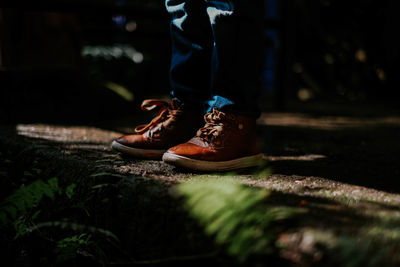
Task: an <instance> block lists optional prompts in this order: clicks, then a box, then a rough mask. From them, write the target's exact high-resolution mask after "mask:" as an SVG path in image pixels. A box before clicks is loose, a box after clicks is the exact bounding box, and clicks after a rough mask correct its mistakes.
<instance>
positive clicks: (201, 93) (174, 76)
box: [166, 0, 213, 106]
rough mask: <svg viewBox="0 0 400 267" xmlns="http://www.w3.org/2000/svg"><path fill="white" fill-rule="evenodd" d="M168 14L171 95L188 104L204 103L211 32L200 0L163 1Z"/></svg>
mask: <svg viewBox="0 0 400 267" xmlns="http://www.w3.org/2000/svg"><path fill="white" fill-rule="evenodd" d="M166 8H167V11H168V12H169V13H170V14H171V16H172V20H171V25H170V27H171V28H170V30H171V41H172V56H171V68H170V82H171V87H172V92H171V95H172V97H176V98H178V99H179V100H180V101H182V102H184V103H190V105H202V106H203V105H204V103H205V101H207V100H209V99H210V98H211V95H210V84H211V82H210V76H211V64H210V62H211V53H212V49H213V40H212V38H213V35H212V30H211V26H210V22H209V17H208V16H207V12H206V11H207V10H206V3H205V1H204V0H166Z"/></svg>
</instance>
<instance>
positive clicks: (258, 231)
mask: <svg viewBox="0 0 400 267" xmlns="http://www.w3.org/2000/svg"><path fill="white" fill-rule="evenodd" d="M174 192H177V194H178V195H182V196H184V199H185V207H186V208H187V210H188V211H189V213H190V214H191V215H192V216H193V217H194V218H196V219H197V220H198V221H199V222H200V224H201V225H203V226H204V228H205V232H206V234H208V235H213V236H215V241H216V243H217V244H222V245H226V247H227V252H228V254H230V255H233V256H235V257H237V258H238V259H239V260H242V261H243V260H245V259H246V258H248V257H249V256H250V255H256V254H264V255H265V254H270V253H273V252H275V251H276V249H277V246H276V239H277V237H278V234H279V232H280V231H281V230H282V224H280V222H282V221H283V220H285V219H288V218H290V217H291V216H293V215H294V213H295V210H294V209H292V208H284V207H273V206H270V205H268V204H267V203H266V199H267V198H268V196H269V194H270V193H269V191H266V190H261V189H255V188H250V187H247V186H245V185H242V184H240V183H239V182H237V181H235V180H233V179H231V178H221V177H220V178H200V179H193V180H192V181H190V182H185V183H181V184H179V185H177V186H176V187H175V191H174Z"/></svg>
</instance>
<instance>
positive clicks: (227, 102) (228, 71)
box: [163, 0, 264, 171]
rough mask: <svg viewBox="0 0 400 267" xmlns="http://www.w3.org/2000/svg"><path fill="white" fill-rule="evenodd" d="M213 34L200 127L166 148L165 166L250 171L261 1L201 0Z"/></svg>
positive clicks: (255, 159) (254, 157)
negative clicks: (207, 96) (206, 98)
mask: <svg viewBox="0 0 400 267" xmlns="http://www.w3.org/2000/svg"><path fill="white" fill-rule="evenodd" d="M204 1H205V2H206V3H207V14H208V17H209V21H210V22H209V24H211V27H212V33H213V41H214V42H213V52H212V60H211V66H212V67H211V68H212V71H211V84H212V86H211V89H212V92H211V97H212V99H211V100H209V101H208V104H209V105H208V113H207V114H206V116H205V125H204V127H202V128H200V129H199V131H198V132H197V134H196V136H195V137H193V138H192V139H191V140H189V141H188V142H186V143H183V144H180V145H177V146H175V147H172V148H170V149H169V150H168V151H167V152H166V153H164V155H163V160H164V162H167V163H170V164H173V165H176V166H181V167H186V168H190V169H195V170H201V171H223V170H233V169H237V168H245V167H251V166H255V165H257V164H258V163H259V161H260V159H261V158H262V154H261V153H260V147H259V143H258V140H257V136H256V118H257V117H258V116H259V111H258V108H257V96H258V94H259V91H260V90H259V89H260V83H259V77H260V75H261V70H262V63H263V62H264V53H263V50H264V41H263V18H264V16H263V14H264V13H263V12H264V9H263V0H204Z"/></svg>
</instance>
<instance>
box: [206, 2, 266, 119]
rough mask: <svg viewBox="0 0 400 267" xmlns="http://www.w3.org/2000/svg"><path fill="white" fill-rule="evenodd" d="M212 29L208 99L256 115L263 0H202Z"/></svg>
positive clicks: (212, 103) (215, 104)
mask: <svg viewBox="0 0 400 267" xmlns="http://www.w3.org/2000/svg"><path fill="white" fill-rule="evenodd" d="M206 2H207V13H208V16H209V20H210V23H211V27H212V32H213V39H214V43H213V53H212V77H211V79H212V80H211V83H212V98H213V99H212V100H211V101H209V110H208V111H211V110H212V108H213V107H217V108H218V109H220V110H226V111H230V112H233V113H238V114H241V115H244V116H250V117H258V116H259V110H258V107H257V97H258V96H259V93H260V89H261V82H260V79H261V73H262V69H263V62H264V51H265V42H264V38H263V36H264V34H263V32H264V11H265V8H264V0H251V1H249V0H206Z"/></svg>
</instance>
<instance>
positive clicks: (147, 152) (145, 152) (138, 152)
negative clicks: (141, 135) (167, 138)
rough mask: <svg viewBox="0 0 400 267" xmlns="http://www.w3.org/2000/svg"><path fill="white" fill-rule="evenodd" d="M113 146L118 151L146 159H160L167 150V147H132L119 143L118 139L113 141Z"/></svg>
mask: <svg viewBox="0 0 400 267" xmlns="http://www.w3.org/2000/svg"><path fill="white" fill-rule="evenodd" d="M111 147H112V148H113V149H114V150H116V151H118V152H122V153H124V154H128V155H131V156H135V157H138V158H146V159H160V158H161V157H162V155H163V154H164V153H165V151H167V150H165V149H141V148H132V147H129V146H124V145H123V144H121V143H118V142H117V141H113V142H112V144H111Z"/></svg>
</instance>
